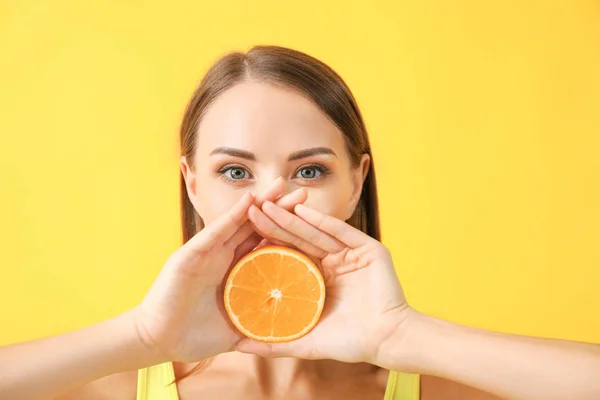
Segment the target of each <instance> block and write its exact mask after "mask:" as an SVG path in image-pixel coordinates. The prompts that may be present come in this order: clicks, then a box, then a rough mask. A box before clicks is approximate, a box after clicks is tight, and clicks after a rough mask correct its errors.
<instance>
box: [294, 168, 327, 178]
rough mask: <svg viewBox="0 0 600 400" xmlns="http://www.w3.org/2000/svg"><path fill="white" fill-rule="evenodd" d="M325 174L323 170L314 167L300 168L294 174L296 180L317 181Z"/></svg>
mask: <svg viewBox="0 0 600 400" xmlns="http://www.w3.org/2000/svg"><path fill="white" fill-rule="evenodd" d="M324 173H325V170H324V169H323V168H320V167H318V166H316V165H313V166H310V167H304V168H301V169H300V170H299V171H298V173H297V174H296V178H300V179H318V178H320V177H321V176H322V175H323V174H324Z"/></svg>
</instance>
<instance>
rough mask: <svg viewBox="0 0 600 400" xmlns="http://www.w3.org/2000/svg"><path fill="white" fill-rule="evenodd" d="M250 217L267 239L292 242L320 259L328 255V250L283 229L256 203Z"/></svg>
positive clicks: (249, 211)
mask: <svg viewBox="0 0 600 400" xmlns="http://www.w3.org/2000/svg"><path fill="white" fill-rule="evenodd" d="M248 217H249V218H250V221H252V223H253V224H254V227H255V228H256V229H257V230H258V231H259V233H260V234H261V235H262V236H264V237H265V238H267V239H270V240H272V239H275V240H280V241H282V242H284V243H287V244H291V245H293V246H294V247H296V248H297V249H299V250H301V251H303V252H304V253H306V254H308V255H311V256H314V257H317V258H319V259H320V258H324V257H325V256H326V255H327V252H326V251H324V250H323V249H320V248H318V247H316V246H314V245H312V244H310V243H308V242H307V241H306V240H304V239H301V238H299V237H298V236H296V235H293V234H291V233H290V232H288V231H286V230H284V229H282V228H281V227H280V226H279V225H277V224H276V223H275V222H273V220H272V219H271V218H269V217H268V216H267V215H266V214H265V213H263V212H262V211H261V210H260V209H259V208H258V207H256V206H255V205H252V206H251V207H250V209H249V210H248Z"/></svg>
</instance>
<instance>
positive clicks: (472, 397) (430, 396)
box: [420, 375, 502, 400]
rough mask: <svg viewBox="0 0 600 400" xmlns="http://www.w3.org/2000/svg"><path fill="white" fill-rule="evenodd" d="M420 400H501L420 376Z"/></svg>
mask: <svg viewBox="0 0 600 400" xmlns="http://www.w3.org/2000/svg"><path fill="white" fill-rule="evenodd" d="M420 378H421V400H438V399H444V400H502V398H500V397H498V396H495V395H493V394H490V393H487V392H484V391H481V390H479V389H475V388H473V387H471V386H467V385H463V384H462V383H458V382H454V381H450V380H448V379H444V378H438V377H435V376H429V375H421V377H420Z"/></svg>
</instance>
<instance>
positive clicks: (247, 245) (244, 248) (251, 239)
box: [231, 228, 263, 266]
mask: <svg viewBox="0 0 600 400" xmlns="http://www.w3.org/2000/svg"><path fill="white" fill-rule="evenodd" d="M262 240H263V238H262V236H260V235H259V234H258V233H256V232H254V229H253V228H252V233H251V234H250V235H249V236H248V237H247V238H246V240H244V241H243V242H242V243H240V245H239V246H237V248H236V249H235V252H234V255H233V262H232V263H231V265H232V266H233V265H235V264H237V262H238V261H240V259H241V258H242V257H244V256H245V255H246V254H248V253H250V252H251V251H252V250H254V249H255V248H256V247H257V246H259V245H260V243H261V241H262Z"/></svg>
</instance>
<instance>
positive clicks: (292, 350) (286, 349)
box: [236, 338, 317, 360]
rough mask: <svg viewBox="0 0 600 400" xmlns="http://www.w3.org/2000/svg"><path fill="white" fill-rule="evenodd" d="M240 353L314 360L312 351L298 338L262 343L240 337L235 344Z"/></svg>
mask: <svg viewBox="0 0 600 400" xmlns="http://www.w3.org/2000/svg"><path fill="white" fill-rule="evenodd" d="M236 350H237V351H239V352H240V353H247V354H255V355H257V356H260V357H265V358H276V357H295V358H302V359H305V360H315V359H317V357H315V355H314V352H313V351H311V350H310V348H309V347H308V344H307V342H305V341H304V340H302V338H301V339H298V340H295V341H293V342H287V343H264V342H258V341H256V340H252V339H242V340H241V341H240V342H239V343H238V344H237V346H236Z"/></svg>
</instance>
